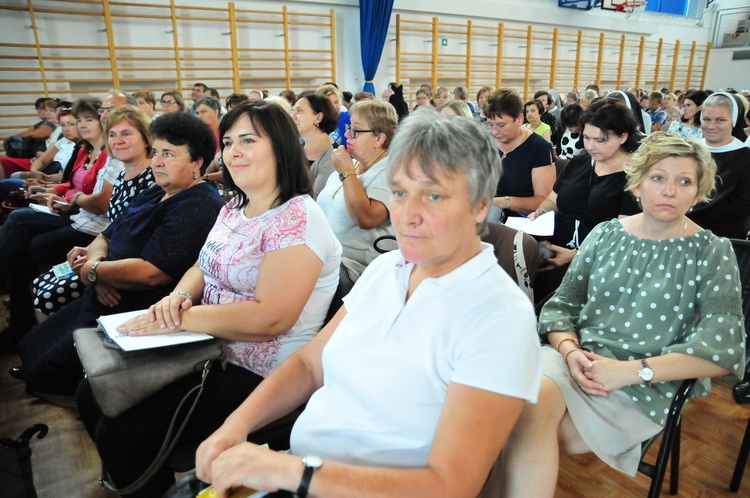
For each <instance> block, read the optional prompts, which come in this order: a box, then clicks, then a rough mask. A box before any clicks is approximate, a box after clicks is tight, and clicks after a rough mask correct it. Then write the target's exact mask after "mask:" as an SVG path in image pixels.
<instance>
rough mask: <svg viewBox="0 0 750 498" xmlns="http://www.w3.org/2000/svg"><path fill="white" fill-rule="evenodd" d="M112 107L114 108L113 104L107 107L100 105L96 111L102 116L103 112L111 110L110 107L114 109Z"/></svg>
mask: <svg viewBox="0 0 750 498" xmlns="http://www.w3.org/2000/svg"><path fill="white" fill-rule="evenodd" d="M114 108H115V106H113V105H112V106H109V107H100V108H99V111H98V112H99V115H100V116H104V114H105V113H107V112H109V111H111V110H112V109H114Z"/></svg>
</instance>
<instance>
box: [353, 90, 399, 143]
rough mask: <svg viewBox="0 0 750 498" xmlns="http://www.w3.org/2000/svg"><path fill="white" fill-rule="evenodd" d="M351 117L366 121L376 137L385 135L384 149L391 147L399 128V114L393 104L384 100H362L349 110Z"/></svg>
mask: <svg viewBox="0 0 750 498" xmlns="http://www.w3.org/2000/svg"><path fill="white" fill-rule="evenodd" d="M349 115H350V116H352V117H354V116H357V117H360V118H362V119H364V120H365V123H367V127H368V128H369V129H371V130H372V131H373V133H375V135H379V134H380V133H383V134H384V135H385V142H383V148H384V149H387V148H388V147H389V146H390V145H391V140H393V135H395V134H396V127H397V126H398V114H397V113H396V109H395V108H394V107H393V106H392V105H391V104H389V103H388V102H383V101H382V100H360V101H358V102H355V103H354V104H352V106H351V107H350V108H349Z"/></svg>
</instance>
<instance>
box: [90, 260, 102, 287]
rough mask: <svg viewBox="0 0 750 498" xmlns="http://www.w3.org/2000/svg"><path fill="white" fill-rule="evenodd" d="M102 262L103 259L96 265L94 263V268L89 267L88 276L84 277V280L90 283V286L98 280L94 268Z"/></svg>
mask: <svg viewBox="0 0 750 498" xmlns="http://www.w3.org/2000/svg"><path fill="white" fill-rule="evenodd" d="M102 261H104V259H100V260H99V261H97V262H96V263H94V266H92V267H91V269H90V270H89V272H88V274H87V275H86V278H87V279H88V280H89V282H91V283H92V284H95V283H96V281H97V280H98V279H99V276H98V275H97V274H96V267H97V266H99V263H101V262H102Z"/></svg>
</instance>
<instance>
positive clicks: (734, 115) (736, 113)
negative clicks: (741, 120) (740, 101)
mask: <svg viewBox="0 0 750 498" xmlns="http://www.w3.org/2000/svg"><path fill="white" fill-rule="evenodd" d="M714 95H724V96H725V97H728V98H729V100H730V101H731V102H732V128H734V127H735V125H736V124H737V117H738V116H739V112H740V111H739V109H738V107H737V99H735V98H734V95H732V94H731V93H727V92H714V93H712V94H711V95H709V96H708V98H707V99H706V100H708V99H710V98H711V97H713V96H714ZM704 105H705V102H704Z"/></svg>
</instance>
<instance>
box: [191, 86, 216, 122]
mask: <svg viewBox="0 0 750 498" xmlns="http://www.w3.org/2000/svg"><path fill="white" fill-rule="evenodd" d="M208 89H209V88H208V85H206V84H205V83H196V84H195V85H193V91H192V92H191V93H190V98H191V99H193V102H198V101H199V100H200V99H202V98H203V97H210V96H211V94H210V93H207V91H208ZM190 114H192V115H193V116H195V115H196V114H195V111H194V110H193V107H192V106H190Z"/></svg>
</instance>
